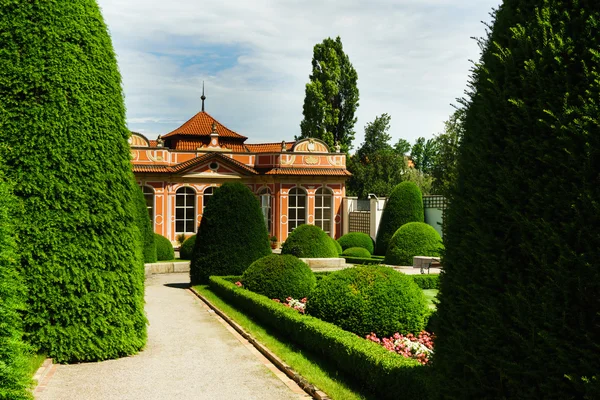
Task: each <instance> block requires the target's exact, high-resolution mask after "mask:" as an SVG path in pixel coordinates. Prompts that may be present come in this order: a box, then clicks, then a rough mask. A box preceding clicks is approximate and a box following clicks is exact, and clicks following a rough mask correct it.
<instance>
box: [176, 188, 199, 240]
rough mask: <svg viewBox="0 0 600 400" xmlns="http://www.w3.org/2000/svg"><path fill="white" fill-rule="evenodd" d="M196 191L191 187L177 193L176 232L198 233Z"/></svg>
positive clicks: (181, 189) (178, 190)
mask: <svg viewBox="0 0 600 400" xmlns="http://www.w3.org/2000/svg"><path fill="white" fill-rule="evenodd" d="M195 228H196V192H195V191H194V189H192V188H190V187H182V188H180V189H177V192H176V193H175V233H196V230H195Z"/></svg>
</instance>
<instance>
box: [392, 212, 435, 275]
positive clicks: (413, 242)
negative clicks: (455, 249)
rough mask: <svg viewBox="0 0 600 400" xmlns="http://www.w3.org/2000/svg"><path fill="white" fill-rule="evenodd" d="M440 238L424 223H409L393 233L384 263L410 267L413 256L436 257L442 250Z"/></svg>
mask: <svg viewBox="0 0 600 400" xmlns="http://www.w3.org/2000/svg"><path fill="white" fill-rule="evenodd" d="M443 248H444V245H443V244H442V238H441V236H440V234H439V233H437V231H436V230H435V229H434V228H433V227H432V226H430V225H427V224H426V223H424V222H409V223H408V224H405V225H402V226H401V227H400V229H398V230H397V231H396V233H394V236H392V239H391V240H390V243H389V245H388V251H387V253H386V254H385V263H386V264H391V265H412V264H413V257H414V256H432V257H438V256H439V255H440V252H441V251H442V250H443Z"/></svg>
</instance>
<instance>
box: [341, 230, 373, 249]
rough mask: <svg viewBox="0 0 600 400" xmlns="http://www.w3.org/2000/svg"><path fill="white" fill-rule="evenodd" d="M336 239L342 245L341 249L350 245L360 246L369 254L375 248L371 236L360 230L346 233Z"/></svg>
mask: <svg viewBox="0 0 600 400" xmlns="http://www.w3.org/2000/svg"><path fill="white" fill-rule="evenodd" d="M337 241H338V243H339V244H340V246H342V250H346V249H349V248H350V247H362V248H363V249H367V250H368V251H369V254H373V251H374V250H375V248H374V245H373V239H371V236H369V235H367V234H366V233H362V232H350V233H346V234H345V235H344V236H342V237H341V238H339V239H338V240H337Z"/></svg>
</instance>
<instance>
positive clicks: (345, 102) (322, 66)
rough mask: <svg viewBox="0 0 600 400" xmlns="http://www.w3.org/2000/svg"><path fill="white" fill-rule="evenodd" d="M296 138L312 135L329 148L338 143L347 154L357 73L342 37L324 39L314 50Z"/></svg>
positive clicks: (351, 127)
mask: <svg viewBox="0 0 600 400" xmlns="http://www.w3.org/2000/svg"><path fill="white" fill-rule="evenodd" d="M309 79H310V82H309V83H307V84H306V96H305V98H304V108H303V112H302V114H303V115H304V119H303V120H302V122H300V136H297V137H296V140H298V139H303V138H308V137H313V138H317V139H321V140H323V141H324V142H325V143H327V145H329V147H330V148H331V149H333V147H334V146H335V143H336V142H339V144H340V146H341V151H342V152H344V153H347V152H348V150H349V149H351V148H352V141H353V140H354V124H355V123H356V118H355V117H354V113H355V112H356V108H357V107H358V87H357V86H356V81H357V79H358V75H357V73H356V70H355V69H354V67H353V66H352V64H351V63H350V59H349V58H348V56H347V55H346V54H345V53H344V50H343V48H342V40H341V39H340V37H339V36H338V37H337V38H336V39H335V40H333V39H331V38H327V39H325V40H323V43H319V44H317V45H315V47H314V49H313V59H312V73H311V74H310V76H309Z"/></svg>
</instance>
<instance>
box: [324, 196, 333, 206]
mask: <svg viewBox="0 0 600 400" xmlns="http://www.w3.org/2000/svg"><path fill="white" fill-rule="evenodd" d="M323 205H324V206H325V207H328V208H331V196H325V197H323Z"/></svg>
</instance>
